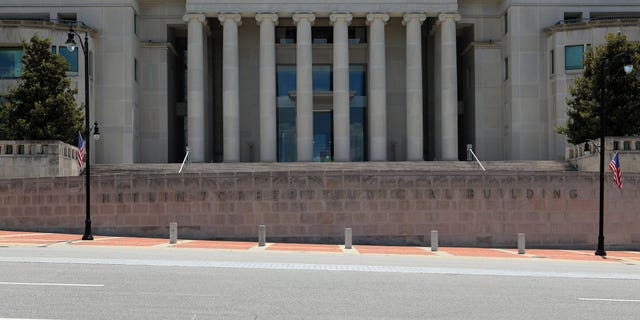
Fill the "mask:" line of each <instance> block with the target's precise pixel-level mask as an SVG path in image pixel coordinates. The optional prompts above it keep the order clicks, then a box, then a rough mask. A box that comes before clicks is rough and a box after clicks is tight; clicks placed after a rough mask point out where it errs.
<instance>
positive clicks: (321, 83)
mask: <svg viewBox="0 0 640 320" xmlns="http://www.w3.org/2000/svg"><path fill="white" fill-rule="evenodd" d="M312 72H313V91H331V90H332V89H331V88H332V87H331V65H328V64H316V65H313V71H312Z"/></svg>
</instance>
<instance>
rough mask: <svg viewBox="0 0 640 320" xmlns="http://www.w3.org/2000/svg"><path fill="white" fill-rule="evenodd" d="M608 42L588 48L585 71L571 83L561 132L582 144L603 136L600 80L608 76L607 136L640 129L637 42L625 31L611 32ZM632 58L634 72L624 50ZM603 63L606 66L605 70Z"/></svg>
mask: <svg viewBox="0 0 640 320" xmlns="http://www.w3.org/2000/svg"><path fill="white" fill-rule="evenodd" d="M606 39H607V43H606V44H603V45H600V46H597V47H596V48H595V50H589V51H588V52H587V53H586V54H585V56H584V73H583V74H582V76H579V77H577V78H576V80H575V83H574V85H572V86H570V87H569V94H570V97H569V98H568V99H567V107H568V108H567V116H568V118H567V124H566V127H559V128H558V132H559V133H561V134H564V135H566V136H567V139H568V140H569V142H570V143H573V144H579V143H583V142H585V141H587V140H591V139H595V138H597V137H599V136H600V100H601V81H602V77H603V76H604V77H605V102H606V107H605V108H606V109H605V110H606V116H605V128H606V135H607V136H625V135H631V134H638V133H639V132H640V74H638V70H640V53H639V52H638V49H639V47H638V43H630V42H628V41H627V37H626V35H624V34H620V33H618V34H611V33H610V34H608V35H607V37H606ZM626 52H629V53H630V54H631V57H632V61H633V72H632V73H630V74H626V73H625V72H624V69H623V66H624V62H625V54H626ZM603 63H604V64H605V65H604V67H605V70H604V74H603V71H602V69H603Z"/></svg>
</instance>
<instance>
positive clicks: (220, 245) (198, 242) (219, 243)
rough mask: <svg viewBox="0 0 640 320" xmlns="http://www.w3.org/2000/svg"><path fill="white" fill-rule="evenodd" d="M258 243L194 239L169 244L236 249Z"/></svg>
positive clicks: (179, 246) (174, 246)
mask: <svg viewBox="0 0 640 320" xmlns="http://www.w3.org/2000/svg"><path fill="white" fill-rule="evenodd" d="M256 245H258V243H257V242H237V241H205V240H194V241H190V242H186V243H180V244H176V245H173V246H171V247H172V248H202V249H236V250H248V249H250V248H253V247H255V246H256Z"/></svg>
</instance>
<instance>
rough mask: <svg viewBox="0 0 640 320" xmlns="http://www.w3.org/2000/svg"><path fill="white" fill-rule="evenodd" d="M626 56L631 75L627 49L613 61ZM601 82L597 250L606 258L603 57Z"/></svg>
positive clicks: (604, 65)
mask: <svg viewBox="0 0 640 320" xmlns="http://www.w3.org/2000/svg"><path fill="white" fill-rule="evenodd" d="M623 55H624V56H625V60H624V72H625V73H627V74H629V73H631V72H632V71H633V62H632V61H631V54H630V53H629V49H628V48H627V51H626V52H621V53H618V54H617V55H616V56H614V57H613V59H612V61H615V60H616V59H619V58H620V57H622V56H623ZM601 60H602V64H601V68H602V69H601V70H600V71H601V76H600V78H601V80H600V222H599V227H598V247H597V249H596V255H597V256H603V257H604V256H606V255H607V252H606V251H604V136H605V133H606V128H605V125H606V121H605V116H606V114H607V109H606V106H607V104H606V95H605V87H606V78H607V73H606V72H607V57H606V55H604V54H603V55H602V57H601Z"/></svg>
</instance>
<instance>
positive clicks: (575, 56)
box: [564, 44, 584, 70]
mask: <svg viewBox="0 0 640 320" xmlns="http://www.w3.org/2000/svg"><path fill="white" fill-rule="evenodd" d="M583 57H584V46H583V45H581V44H580V45H575V46H566V47H564V69H565V70H577V69H582V67H583V65H582V60H583Z"/></svg>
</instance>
